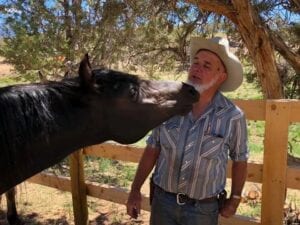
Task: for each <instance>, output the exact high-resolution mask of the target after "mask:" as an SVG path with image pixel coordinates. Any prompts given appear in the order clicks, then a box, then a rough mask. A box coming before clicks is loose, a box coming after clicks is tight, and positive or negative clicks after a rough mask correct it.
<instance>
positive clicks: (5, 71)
mask: <svg viewBox="0 0 300 225" xmlns="http://www.w3.org/2000/svg"><path fill="white" fill-rule="evenodd" d="M13 69H14V67H13V66H12V65H9V64H7V63H5V62H4V58H3V57H0V76H7V75H10V74H12V71H13Z"/></svg>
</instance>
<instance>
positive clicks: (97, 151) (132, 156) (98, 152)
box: [84, 143, 144, 162]
mask: <svg viewBox="0 0 300 225" xmlns="http://www.w3.org/2000/svg"><path fill="white" fill-rule="evenodd" d="M143 152H144V149H143V148H136V147H132V146H128V145H119V144H109V143H103V144H100V145H93V146H90V147H87V148H85V149H84V154H87V155H90V156H97V157H103V158H110V159H115V160H122V161H127V162H139V161H140V158H141V156H142V154H143Z"/></svg>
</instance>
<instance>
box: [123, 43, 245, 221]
mask: <svg viewBox="0 0 300 225" xmlns="http://www.w3.org/2000/svg"><path fill="white" fill-rule="evenodd" d="M190 56H191V67H190V69H189V72H188V83H189V84H192V85H194V86H195V87H196V88H197V89H198V91H199V92H200V95H201V97H200V99H199V101H198V102H197V103H195V104H194V106H193V109H192V111H191V112H190V113H189V114H187V115H185V116H176V117H173V118H171V119H170V120H168V121H166V122H164V123H163V124H161V125H160V126H159V127H157V128H155V129H154V130H153V132H152V134H151V136H150V137H149V139H148V141H147V147H146V149H145V152H144V154H143V156H142V158H141V160H140V163H139V166H138V170H137V173H136V176H135V179H134V181H133V184H132V189H131V192H130V195H129V198H128V202H127V213H128V214H129V215H130V216H132V217H136V216H137V215H136V213H139V212H140V207H141V192H140V189H141V186H142V184H143V183H144V181H145V179H146V178H147V176H148V175H149V173H150V172H151V170H152V168H153V167H154V165H155V164H156V167H155V171H154V174H153V176H152V178H153V182H154V197H153V201H152V206H151V207H152V208H151V217H150V224H152V225H177V224H178V225H179V224H180V225H217V224H218V215H219V214H220V215H222V216H224V217H227V218H228V217H230V216H232V215H234V214H235V212H236V210H237V207H238V205H239V203H240V200H241V193H242V189H243V186H244V183H245V180H246V175H247V159H248V147H247V130H246V129H247V128H246V120H245V116H244V113H243V112H242V111H241V110H240V109H239V108H238V107H237V106H235V105H234V104H233V103H232V102H231V101H230V100H228V99H227V98H226V97H224V96H223V95H222V94H221V93H220V91H223V92H226V91H233V90H235V89H237V88H238V87H239V86H240V85H241V83H242V80H243V70H242V66H241V63H240V61H239V60H238V59H237V57H236V56H235V55H233V54H232V53H231V52H230V51H229V44H228V41H227V40H226V39H223V38H218V37H217V38H213V39H210V40H206V39H202V38H199V37H195V38H192V40H191V46H190ZM228 156H230V158H231V159H232V161H233V164H232V169H231V173H232V185H231V194H230V197H229V198H228V199H227V200H226V201H225V204H224V205H223V206H221V205H220V204H219V202H220V201H218V196H219V195H220V193H222V191H223V190H224V188H225V182H226V165H227V160H228Z"/></svg>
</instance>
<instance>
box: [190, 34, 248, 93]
mask: <svg viewBox="0 0 300 225" xmlns="http://www.w3.org/2000/svg"><path fill="white" fill-rule="evenodd" d="M200 49H207V50H210V51H212V52H214V53H216V54H217V55H218V56H219V57H220V59H221V60H222V61H223V63H224V65H225V67H226V71H227V79H226V80H225V81H224V82H223V84H222V85H221V86H220V88H219V90H220V91H223V92H229V91H234V90H236V89H237V88H238V87H239V86H240V85H241V84H242V82H243V68H242V64H241V62H240V61H239V60H238V58H237V57H236V56H235V55H234V54H233V53H231V52H230V51H229V48H228V49H226V48H225V46H224V45H220V44H218V43H215V42H212V41H210V40H208V39H204V38H201V37H192V38H191V43H190V62H191V64H192V63H193V59H194V57H195V54H196V53H197V52H198V51H199V50H200Z"/></svg>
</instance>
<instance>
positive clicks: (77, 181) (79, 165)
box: [70, 149, 88, 225]
mask: <svg viewBox="0 0 300 225" xmlns="http://www.w3.org/2000/svg"><path fill="white" fill-rule="evenodd" d="M82 152H83V150H82V149H81V150H78V151H77V152H74V153H73V154H71V155H70V176H71V186H72V200H73V211H74V221H75V225H87V222H88V208H87V197H86V186H85V182H84V170H83V153H82Z"/></svg>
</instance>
